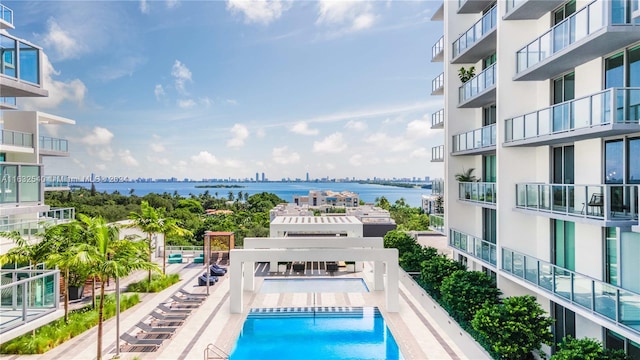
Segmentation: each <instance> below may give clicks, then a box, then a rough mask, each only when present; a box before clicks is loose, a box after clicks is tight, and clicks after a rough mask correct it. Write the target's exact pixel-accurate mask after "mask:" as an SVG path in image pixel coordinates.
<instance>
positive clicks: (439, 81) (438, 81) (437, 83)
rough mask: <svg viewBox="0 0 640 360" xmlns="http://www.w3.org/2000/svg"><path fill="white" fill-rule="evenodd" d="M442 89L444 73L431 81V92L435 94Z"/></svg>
mask: <svg viewBox="0 0 640 360" xmlns="http://www.w3.org/2000/svg"><path fill="white" fill-rule="evenodd" d="M443 87H444V73H441V74H440V75H438V76H437V77H436V78H435V79H433V80H432V81H431V92H436V91H438V90H440V89H442V88H443Z"/></svg>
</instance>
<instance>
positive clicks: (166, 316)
mask: <svg viewBox="0 0 640 360" xmlns="http://www.w3.org/2000/svg"><path fill="white" fill-rule="evenodd" d="M149 315H150V316H151V317H153V318H154V319H157V320H165V321H176V320H186V319H187V317H188V316H189V315H188V314H176V313H172V314H171V313H168V314H161V313H159V312H157V311H155V310H153V311H151V312H150V313H149Z"/></svg>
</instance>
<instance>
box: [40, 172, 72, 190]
mask: <svg viewBox="0 0 640 360" xmlns="http://www.w3.org/2000/svg"><path fill="white" fill-rule="evenodd" d="M44 187H45V189H46V188H58V187H69V176H67V175H45V176H44Z"/></svg>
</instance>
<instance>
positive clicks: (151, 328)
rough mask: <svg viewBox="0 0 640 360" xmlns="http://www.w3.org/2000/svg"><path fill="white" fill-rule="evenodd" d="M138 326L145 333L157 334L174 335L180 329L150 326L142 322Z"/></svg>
mask: <svg viewBox="0 0 640 360" xmlns="http://www.w3.org/2000/svg"><path fill="white" fill-rule="evenodd" d="M136 326H137V327H139V328H140V329H142V330H143V331H144V332H147V333H156V334H173V333H174V332H175V331H176V330H177V329H178V328H177V327H160V326H151V325H149V324H146V323H143V322H142V321H140V322H139V323H137V324H136Z"/></svg>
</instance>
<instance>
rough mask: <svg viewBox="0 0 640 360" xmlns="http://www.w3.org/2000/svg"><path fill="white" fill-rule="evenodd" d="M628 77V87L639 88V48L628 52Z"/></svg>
mask: <svg viewBox="0 0 640 360" xmlns="http://www.w3.org/2000/svg"><path fill="white" fill-rule="evenodd" d="M628 59H629V75H628V79H627V80H628V81H627V84H629V85H628V86H632V87H637V86H640V46H638V47H635V48H632V49H630V50H629V55H628Z"/></svg>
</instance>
